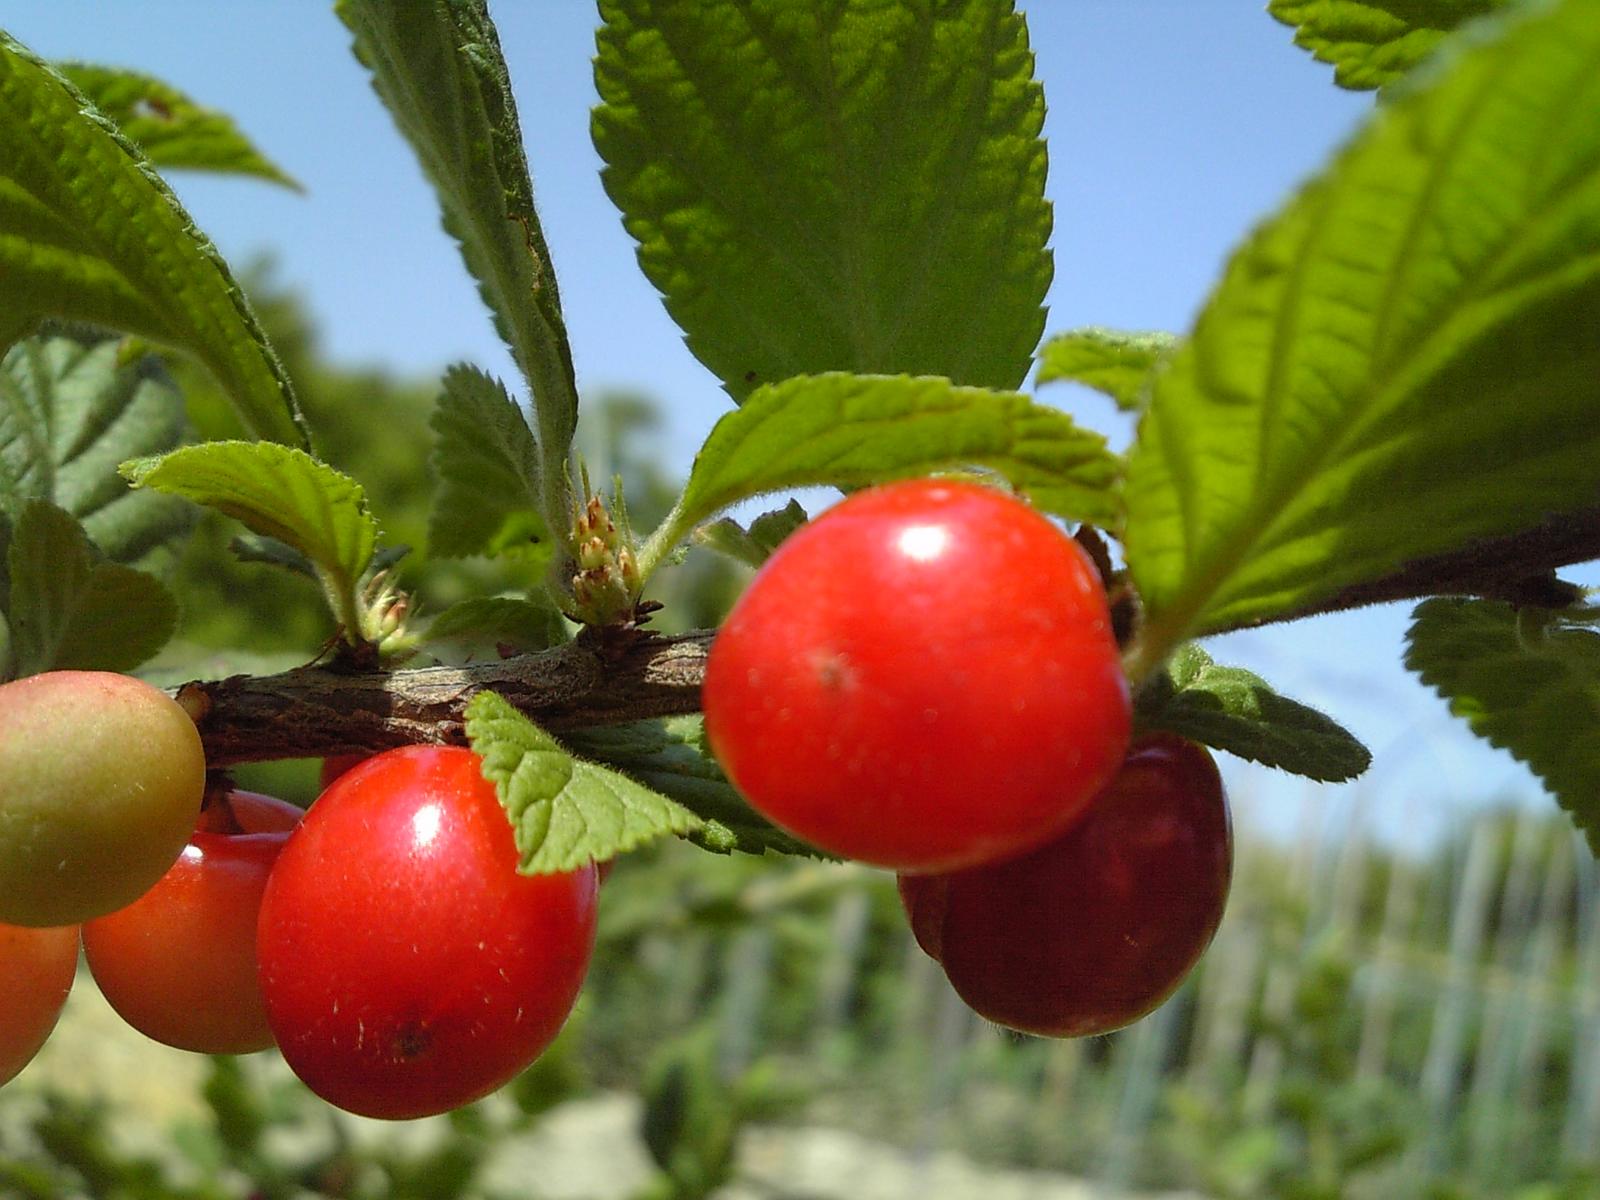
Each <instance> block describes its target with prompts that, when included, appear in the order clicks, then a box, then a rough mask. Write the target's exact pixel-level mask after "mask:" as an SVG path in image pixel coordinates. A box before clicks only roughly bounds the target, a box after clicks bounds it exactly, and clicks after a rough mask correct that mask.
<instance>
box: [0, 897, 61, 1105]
mask: <svg viewBox="0 0 1600 1200" xmlns="http://www.w3.org/2000/svg"><path fill="white" fill-rule="evenodd" d="M77 970H78V927H77V926H76V925H68V926H65V927H62V928H42V929H34V928H25V927H23V926H21V925H0V1084H4V1083H7V1082H8V1081H10V1080H11V1079H13V1078H15V1077H16V1075H17V1072H19V1071H21V1070H22V1068H23V1067H25V1066H27V1065H28V1063H29V1062H30V1061H31V1060H32V1058H33V1056H34V1055H35V1054H37V1053H39V1047H40V1046H43V1045H44V1043H45V1040H46V1039H47V1038H48V1037H49V1036H50V1031H51V1030H52V1029H54V1028H55V1027H56V1018H58V1017H59V1016H60V1015H61V1007H62V1005H64V1004H66V1002H67V993H68V992H70V991H72V980H73V976H74V975H75V974H76V973H77Z"/></svg>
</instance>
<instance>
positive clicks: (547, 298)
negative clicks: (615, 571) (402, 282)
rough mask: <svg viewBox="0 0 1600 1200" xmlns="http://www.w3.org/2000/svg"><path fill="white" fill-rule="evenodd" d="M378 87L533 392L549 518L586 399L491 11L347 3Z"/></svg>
mask: <svg viewBox="0 0 1600 1200" xmlns="http://www.w3.org/2000/svg"><path fill="white" fill-rule="evenodd" d="M334 7H335V10H336V11H337V12H338V14H339V18H340V20H342V21H343V22H344V23H345V25H346V26H347V27H348V28H349V30H350V32H351V33H352V34H353V35H354V38H355V46H354V49H355V54H356V57H357V58H358V59H360V60H361V62H362V63H363V65H365V66H366V67H367V69H368V70H369V71H371V72H372V86H373V88H374V89H375V90H376V91H377V93H378V95H379V97H380V98H381V99H382V100H383V102H384V104H385V105H387V106H388V108H389V112H390V115H392V116H393V117H394V120H395V124H396V125H397V126H398V127H399V129H400V132H401V133H402V134H404V135H405V138H406V140H407V141H408V142H410V143H411V148H412V150H413V151H414V152H415V153H416V155H417V158H418V160H419V161H420V162H421V164H422V169H423V171H424V172H425V173H426V174H427V176H428V179H429V180H430V181H431V182H432V183H433V187H434V191H435V193H436V194H437V195H438V199H439V205H440V207H441V209H442V210H443V214H444V226H445V229H446V230H448V231H449V232H450V234H451V235H452V236H453V237H454V238H455V239H456V240H457V241H458V242H459V243H460V244H461V256H462V258H463V259H465V261H466V264H467V270H469V271H470V272H471V273H472V277H473V278H474V279H476V280H477V281H478V291H479V294H480V295H481V296H482V297H483V301H484V303H485V304H487V305H488V306H489V311H490V312H491V313H492V314H493V315H494V323H495V329H496V330H497V331H498V332H499V334H500V336H501V338H502V339H503V340H504V341H505V343H506V345H507V346H509V347H510V348H511V353H512V356H513V357H514V358H515V359H516V361H517V366H518V367H520V368H521V370H522V374H523V377H524V378H525V379H526V380H527V381H528V386H529V387H530V388H531V389H532V391H533V398H534V410H535V412H536V413H537V415H538V428H539V438H540V440H541V442H543V450H544V463H545V464H546V470H545V472H544V478H543V489H544V495H545V496H546V497H547V501H546V504H545V506H544V507H545V511H547V512H555V511H559V510H560V509H561V508H564V505H557V504H556V503H555V500H554V498H555V497H558V496H560V495H561V494H562V492H561V489H562V488H563V487H564V486H565V485H564V481H563V480H562V479H560V478H557V477H555V475H556V472H558V471H559V467H560V465H561V464H564V463H565V462H566V456H567V449H568V447H569V446H570V445H571V444H572V432H573V429H574V428H575V426H576V424H577V419H578V389H577V384H576V382H575V380H574V377H573V371H572V350H571V348H570V347H569V346H568V344H567V328H566V322H565V320H564V318H563V317H562V315H561V297H560V295H559V294H558V292H557V290H556V277H555V269H554V266H553V265H552V263H551V259H550V250H549V248H548V247H547V246H546V245H545V240H544V233H543V232H542V231H541V229H540V227H539V215H538V213H537V212H536V211H535V210H534V206H533V184H532V182H531V181H530V179H529V177H528V162H527V158H526V156H525V155H524V154H523V150H522V131H521V129H520V128H519V127H518V124H517V108H516V104H515V102H514V101H513V100H512V96H511V85H510V82H509V80H508V78H507V76H506V66H505V60H504V58H503V57H502V56H501V53H500V40H499V37H498V36H497V35H496V33H495V28H494V22H493V21H491V20H490V19H489V13H488V10H487V8H486V6H485V5H484V3H483V0H418V2H416V3H408V4H393V3H389V2H388V0H337V3H336V4H335V6H334Z"/></svg>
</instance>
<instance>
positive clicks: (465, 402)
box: [428, 366, 550, 559]
mask: <svg viewBox="0 0 1600 1200" xmlns="http://www.w3.org/2000/svg"><path fill="white" fill-rule="evenodd" d="M429 424H430V426H431V427H432V429H433V432H434V434H435V435H436V437H437V441H435V443H434V447H433V458H432V464H433V473H434V474H435V475H436V476H437V477H438V479H439V490H438V492H437V493H436V495H435V496H434V502H433V513H432V515H431V517H430V518H429V521H428V549H429V550H430V551H432V552H433V553H434V554H437V555H441V556H443V557H446V558H464V557H466V556H468V555H472V554H488V555H507V556H512V557H517V558H523V559H540V558H544V557H546V556H547V555H548V554H549V552H550V545H549V541H550V533H549V530H547V529H546V528H545V524H544V520H543V519H542V518H541V517H540V515H539V492H538V486H539V485H538V479H539V451H538V447H537V446H535V445H534V441H533V434H532V433H531V432H530V431H529V429H528V423H527V422H526V421H525V420H523V419H522V412H521V410H520V409H518V408H517V406H516V404H515V403H513V402H512V399H511V397H510V396H508V395H506V390H505V387H504V386H503V385H502V384H501V383H500V381H499V380H497V379H491V378H490V377H489V376H487V375H485V374H484V373H483V372H482V371H479V370H478V369H477V368H475V367H468V366H454V367H451V368H450V369H449V370H448V371H446V372H445V376H444V393H443V394H442V395H441V396H440V397H439V404H438V407H436V408H435V409H434V411H433V417H432V418H431V420H430V421H429Z"/></svg>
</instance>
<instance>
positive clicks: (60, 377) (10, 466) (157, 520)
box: [0, 332, 194, 569]
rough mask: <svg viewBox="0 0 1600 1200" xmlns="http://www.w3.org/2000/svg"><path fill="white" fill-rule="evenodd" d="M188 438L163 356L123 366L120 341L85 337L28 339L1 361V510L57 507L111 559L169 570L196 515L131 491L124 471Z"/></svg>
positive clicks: (184, 507) (180, 404)
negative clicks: (44, 503)
mask: <svg viewBox="0 0 1600 1200" xmlns="http://www.w3.org/2000/svg"><path fill="white" fill-rule="evenodd" d="M182 432H183V399H182V397H181V396H179V395H178V392H177V389H176V388H174V387H173V385H172V381H171V380H170V379H169V378H168V377H167V375H166V373H165V372H164V371H163V370H162V369H161V365H160V363H158V362H157V361H156V360H155V359H153V358H145V357H140V358H137V359H134V360H133V361H131V362H124V361H122V359H121V344H120V343H119V342H118V340H116V339H114V338H107V337H105V336H103V335H98V334H90V333H87V332H84V333H77V332H74V333H70V334H68V333H60V334H52V335H50V336H41V337H35V338H27V339H25V340H23V341H21V342H18V343H17V344H16V345H15V346H13V347H12V348H11V352H10V353H9V354H7V355H5V357H4V361H3V362H0V510H10V511H13V512H14V511H16V510H17V509H18V508H20V507H21V505H22V503H23V502H24V501H25V500H27V499H30V498H34V497H37V498H39V499H44V500H49V501H51V502H52V503H54V504H57V505H59V506H61V507H62V508H64V509H66V511H67V512H69V513H71V514H72V515H73V516H74V517H76V518H77V519H78V520H79V521H81V522H83V525H84V528H85V529H86V530H87V532H88V534H89V537H90V538H91V539H92V540H93V541H94V543H95V545H96V546H97V547H99V549H100V551H101V552H102V553H103V554H105V556H106V557H107V558H109V559H110V560H111V561H112V562H116V563H122V564H123V565H124V566H137V567H142V568H145V569H159V568H161V567H164V566H166V565H168V563H169V562H170V561H171V559H172V557H173V555H174V552H175V549H176V544H177V542H178V541H179V540H180V539H181V538H182V537H183V536H184V535H185V534H186V533H188V531H189V529H190V527H191V526H192V525H193V523H194V510H193V509H192V508H190V506H189V505H187V504H185V503H183V501H181V500H178V499H175V498H173V497H171V496H161V495H158V494H156V493H154V492H136V491H131V490H129V488H128V484H127V482H126V481H125V480H124V479H123V478H122V477H121V476H120V475H118V474H117V464H118V463H120V462H122V460H123V459H126V458H132V457H134V456H135V455H142V454H157V453H160V452H162V451H164V450H170V449H172V448H173V447H174V446H176V445H177V444H178V442H179V439H180V437H181V436H182Z"/></svg>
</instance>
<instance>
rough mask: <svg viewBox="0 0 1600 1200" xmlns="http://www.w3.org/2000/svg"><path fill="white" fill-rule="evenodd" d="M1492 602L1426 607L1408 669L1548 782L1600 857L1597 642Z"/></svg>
mask: <svg viewBox="0 0 1600 1200" xmlns="http://www.w3.org/2000/svg"><path fill="white" fill-rule="evenodd" d="M1583 615H1584V616H1587V617H1589V618H1591V622H1590V623H1589V624H1579V623H1577V622H1575V621H1573V620H1572V619H1571V615H1569V614H1564V613H1561V612H1553V611H1549V610H1545V609H1522V610H1520V611H1519V610H1517V609H1514V608H1512V607H1511V606H1510V605H1509V604H1503V603H1501V602H1499V601H1494V600H1464V599H1457V598H1441V599H1435V600H1425V601H1423V602H1422V603H1421V604H1419V605H1418V606H1417V608H1416V611H1415V612H1414V613H1413V614H1412V623H1411V629H1410V631H1409V633H1408V635H1407V649H1406V666H1408V667H1410V668H1411V669H1412V670H1413V671H1415V672H1416V673H1417V674H1418V675H1420V676H1421V677H1422V682H1423V683H1425V684H1427V685H1428V686H1429V687H1431V688H1433V689H1434V690H1435V691H1436V692H1438V693H1439V695H1440V696H1442V697H1444V699H1445V700H1447V701H1449V704H1450V711H1452V712H1453V713H1455V714H1456V716H1458V717H1461V718H1462V719H1464V720H1465V721H1466V722H1467V724H1468V725H1470V726H1471V727H1472V731H1473V732H1474V733H1476V734H1477V735H1478V736H1479V737H1481V738H1484V739H1486V740H1487V741H1489V742H1490V743H1492V744H1493V745H1496V746H1499V747H1501V748H1502V749H1505V750H1509V751H1510V752H1511V754H1512V755H1513V756H1514V757H1515V758H1517V759H1518V760H1520V761H1521V762H1524V763H1526V764H1527V765H1528V767H1529V768H1530V769H1531V770H1532V771H1533V773H1534V774H1535V775H1537V776H1539V778H1540V779H1542V780H1543V781H1544V784H1545V786H1546V787H1547V788H1549V789H1550V792H1551V794H1552V795H1554V796H1555V798H1556V800H1557V802H1558V803H1560V805H1561V807H1562V808H1564V809H1566V810H1567V812H1569V813H1570V814H1571V815H1572V819H1573V821H1575V822H1576V823H1577V825H1578V827H1579V828H1580V829H1582V830H1583V831H1584V833H1585V834H1586V835H1587V836H1588V839H1589V845H1590V847H1591V848H1592V849H1593V850H1594V851H1595V853H1597V854H1600V737H1597V736H1596V733H1597V731H1600V632H1596V631H1595V630H1594V628H1592V617H1593V613H1592V612H1586V613H1584V614H1583Z"/></svg>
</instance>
